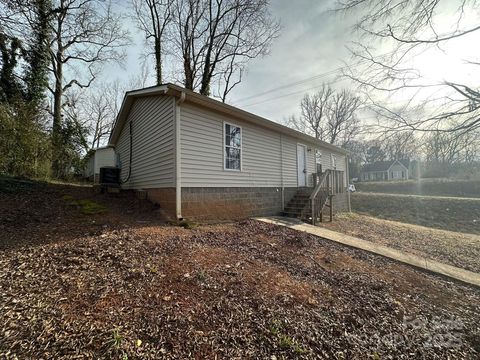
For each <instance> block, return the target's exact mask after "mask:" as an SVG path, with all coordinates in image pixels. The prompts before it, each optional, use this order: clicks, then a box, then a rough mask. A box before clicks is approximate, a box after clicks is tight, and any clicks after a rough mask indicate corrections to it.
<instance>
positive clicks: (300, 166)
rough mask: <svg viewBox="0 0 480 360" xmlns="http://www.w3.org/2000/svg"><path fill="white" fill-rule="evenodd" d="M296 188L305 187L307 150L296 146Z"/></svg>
mask: <svg viewBox="0 0 480 360" xmlns="http://www.w3.org/2000/svg"><path fill="white" fill-rule="evenodd" d="M297 174H298V175H297V176H298V186H307V148H306V147H305V145H300V144H297Z"/></svg>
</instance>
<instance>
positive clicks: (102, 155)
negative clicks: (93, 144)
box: [85, 146, 116, 184]
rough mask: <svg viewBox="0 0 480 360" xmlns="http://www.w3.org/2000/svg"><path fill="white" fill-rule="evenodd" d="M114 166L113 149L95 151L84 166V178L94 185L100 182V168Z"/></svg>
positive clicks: (104, 148)
mask: <svg viewBox="0 0 480 360" xmlns="http://www.w3.org/2000/svg"><path fill="white" fill-rule="evenodd" d="M115 165H116V157H115V149H114V147H112V146H106V147H102V148H98V149H95V151H94V152H93V153H91V154H90V156H89V158H88V161H87V163H86V165H85V178H87V179H89V180H90V181H93V182H94V183H95V184H96V183H98V182H99V181H100V168H101V167H104V166H115Z"/></svg>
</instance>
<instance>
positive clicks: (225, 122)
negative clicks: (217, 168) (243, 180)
mask: <svg viewBox="0 0 480 360" xmlns="http://www.w3.org/2000/svg"><path fill="white" fill-rule="evenodd" d="M225 125H230V126H235V127H238V128H240V169H228V168H227V167H226V166H225V148H226V147H227V145H225V137H226V136H227V134H226V132H225ZM222 153H223V170H224V171H234V172H242V171H243V128H242V127H241V126H240V125H237V124H235V123H231V122H228V121H224V122H223V139H222Z"/></svg>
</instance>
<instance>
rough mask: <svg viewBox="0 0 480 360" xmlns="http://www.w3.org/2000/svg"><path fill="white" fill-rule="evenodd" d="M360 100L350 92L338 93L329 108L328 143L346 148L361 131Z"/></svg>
mask: <svg viewBox="0 0 480 360" xmlns="http://www.w3.org/2000/svg"><path fill="white" fill-rule="evenodd" d="M361 104H362V103H361V101H360V98H359V97H357V96H355V95H354V94H353V93H352V92H350V91H349V90H345V89H344V90H342V91H341V92H339V93H336V94H335V95H334V96H333V97H332V98H331V101H330V106H329V107H328V110H329V111H328V126H327V134H328V141H329V142H330V143H331V144H339V145H341V146H345V144H347V143H349V142H350V141H351V140H352V139H353V138H354V137H355V135H357V134H358V132H359V131H360V120H359V118H358V117H357V111H358V109H359V107H360V105H361Z"/></svg>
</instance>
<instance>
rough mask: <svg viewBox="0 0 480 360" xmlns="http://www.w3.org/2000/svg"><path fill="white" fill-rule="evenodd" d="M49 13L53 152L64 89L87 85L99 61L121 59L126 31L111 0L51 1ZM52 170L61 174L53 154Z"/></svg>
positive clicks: (95, 72) (61, 110) (57, 142)
mask: <svg viewBox="0 0 480 360" xmlns="http://www.w3.org/2000/svg"><path fill="white" fill-rule="evenodd" d="M52 14H53V19H52V32H53V39H52V41H51V43H50V54H51V71H52V73H53V77H54V83H53V86H51V87H50V91H51V93H52V95H53V110H52V114H53V127H52V145H53V148H54V149H57V150H56V151H54V154H55V153H57V152H60V151H61V150H60V149H61V147H60V146H58V144H60V140H59V136H60V132H61V127H62V114H63V108H64V106H65V104H66V103H65V101H64V94H65V92H66V91H68V90H69V89H70V88H71V87H72V86H76V87H78V88H82V89H83V88H88V87H89V86H90V85H91V84H92V82H93V81H94V80H95V78H96V76H97V72H98V70H99V67H100V66H101V65H102V64H104V63H105V62H108V61H112V60H114V61H118V60H120V59H121V58H122V54H123V52H122V48H123V46H124V45H125V44H126V39H127V33H126V32H125V31H124V30H123V29H122V27H121V23H120V17H119V16H117V15H115V14H114V13H113V12H112V7H111V3H110V2H105V3H103V2H98V1H94V0H58V1H55V3H54V4H53V8H52ZM66 70H70V71H66ZM84 74H87V75H86V76H84ZM67 77H68V78H67ZM52 169H53V172H54V175H56V176H61V175H62V174H61V166H60V164H59V162H58V159H56V158H55V157H54V158H53V161H52Z"/></svg>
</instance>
